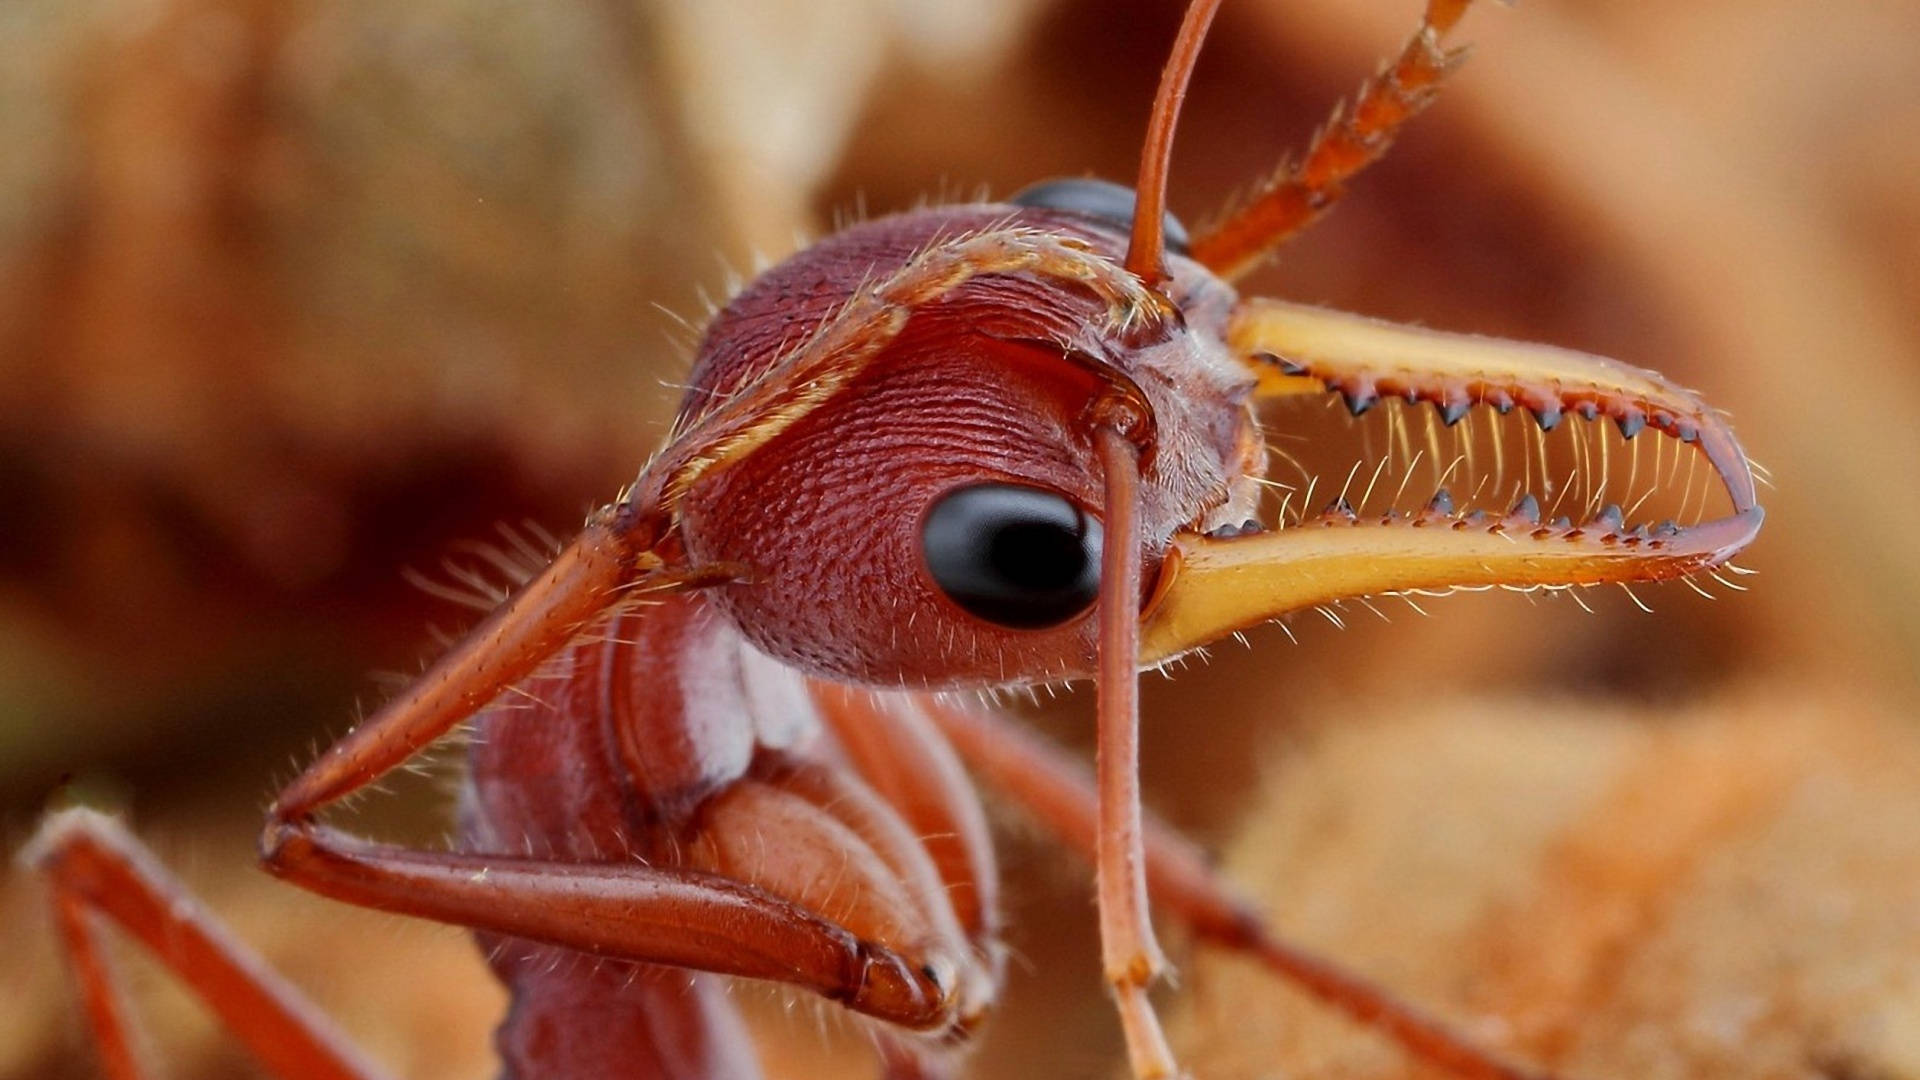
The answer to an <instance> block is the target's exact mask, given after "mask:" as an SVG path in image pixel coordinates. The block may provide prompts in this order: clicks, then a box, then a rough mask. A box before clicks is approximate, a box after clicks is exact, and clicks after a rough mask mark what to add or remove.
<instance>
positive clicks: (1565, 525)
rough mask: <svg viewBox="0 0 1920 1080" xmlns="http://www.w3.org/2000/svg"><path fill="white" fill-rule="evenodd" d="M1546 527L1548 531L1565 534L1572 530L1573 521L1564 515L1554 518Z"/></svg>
mask: <svg viewBox="0 0 1920 1080" xmlns="http://www.w3.org/2000/svg"><path fill="white" fill-rule="evenodd" d="M1547 527H1548V528H1550V529H1558V530H1560V531H1561V532H1566V531H1567V530H1568V529H1571V528H1573V519H1572V518H1570V517H1568V516H1567V515H1565V514H1561V515H1560V516H1559V517H1557V518H1554V519H1553V520H1552V521H1550V522H1548V523H1547Z"/></svg>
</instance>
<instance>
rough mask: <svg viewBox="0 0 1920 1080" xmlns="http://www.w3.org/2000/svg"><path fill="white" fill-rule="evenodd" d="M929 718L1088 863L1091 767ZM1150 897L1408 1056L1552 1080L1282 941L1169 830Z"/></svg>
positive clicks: (934, 706) (1485, 1074)
mask: <svg viewBox="0 0 1920 1080" xmlns="http://www.w3.org/2000/svg"><path fill="white" fill-rule="evenodd" d="M922 701H923V702H924V705H925V708H926V712H927V715H928V716H930V717H931V718H932V719H933V721H934V723H935V724H937V725H938V726H939V728H940V730H941V731H942V732H943V733H945V735H946V736H947V738H948V739H949V740H950V741H951V742H952V744H953V747H954V749H955V750H956V751H958V752H959V754H960V756H961V757H962V758H964V759H965V760H966V761H967V762H968V764H970V765H971V766H972V767H973V768H974V770H975V771H976V772H978V773H979V774H980V775H981V776H982V777H983V778H984V779H985V780H986V781H987V782H988V783H989V784H991V785H993V786H994V787H996V788H998V789H1000V790H1001V791H1004V792H1005V793H1006V794H1007V795H1009V796H1011V797H1012V798H1013V799H1015V800H1016V801H1018V802H1019V803H1020V804H1021V805H1022V806H1023V807H1025V808H1026V810H1027V812H1028V813H1030V814H1032V815H1033V817H1034V818H1035V819H1037V820H1038V822H1039V823H1040V824H1041V825H1042V826H1043V827H1044V828H1046V829H1047V830H1048V831H1049V832H1051V833H1053V834H1054V835H1055V836H1058V837H1059V838H1060V839H1061V840H1062V841H1063V842H1064V843H1065V844H1066V845H1067V846H1068V847H1071V848H1073V849H1074V850H1076V851H1078V852H1080V853H1081V854H1082V855H1084V856H1087V857H1088V858H1091V857H1092V856H1093V852H1094V844H1095V837H1096V831H1097V829H1098V818H1097V815H1096V803H1095V797H1094V790H1093V784H1092V780H1091V778H1090V777H1089V776H1088V775H1087V771H1086V768H1085V767H1084V766H1083V765H1081V764H1080V763H1079V762H1078V761H1075V760H1074V759H1072V758H1071V757H1069V756H1068V755H1067V754H1066V753H1065V752H1063V751H1062V750H1061V749H1060V748H1058V747H1056V746H1054V745H1052V744H1050V743H1048V742H1047V741H1046V740H1044V739H1042V738H1040V737H1039V736H1038V735H1035V734H1034V733H1033V732H1031V731H1029V730H1028V729H1026V728H1025V727H1022V726H1021V725H1019V724H1015V723H1011V722H1008V721H1006V720H1005V719H1003V718H1001V717H999V716H997V715H994V714H991V713H986V712H982V711H978V710H967V709H961V708H956V707H954V706H951V705H948V704H945V703H943V702H941V701H939V700H938V699H935V698H932V697H926V698H923V699H922ZM1146 858H1147V866H1146V870H1147V889H1148V892H1149V894H1150V895H1151V896H1152V898H1153V900H1154V901H1155V902H1156V903H1158V904H1160V905H1161V906H1162V907H1164V908H1165V909H1166V910H1167V911H1168V912H1169V913H1171V914H1173V915H1174V916H1175V917H1177V918H1178V919H1179V920H1180V921H1181V922H1184V923H1186V924H1187V925H1188V926H1189V927H1190V928H1192V930H1193V932H1194V933H1195V934H1197V935H1198V936H1199V937H1200V938H1201V939H1203V940H1205V941H1208V942H1210V943H1212V944H1214V945H1217V946H1220V947H1222V948H1226V949H1231V950H1234V951H1236V952H1244V953H1247V954H1249V955H1250V956H1252V957H1254V958H1255V959H1256V960H1258V961H1259V962H1260V963H1261V964H1263V965H1265V966H1266V967H1267V968H1268V969H1269V970H1271V971H1273V972H1274V973H1275V974H1276V975H1279V976H1280V977H1281V978H1284V979H1286V980H1288V981H1289V982H1292V983H1293V984H1295V985H1296V986H1298V987H1300V988H1301V989H1302V990H1305V991H1306V992H1308V993H1310V994H1312V995H1313V996H1315V997H1317V998H1319V999H1320V1000H1321V1001H1323V1002H1325V1003H1327V1004H1328V1005H1330V1006H1332V1007H1333V1008H1335V1009H1338V1010H1340V1011H1341V1012H1344V1013H1346V1014H1347V1015H1348V1016H1350V1017H1352V1018H1353V1019H1354V1020H1356V1021H1358V1022H1360V1023H1362V1024H1364V1025H1366V1026H1368V1027H1371V1028H1373V1029H1375V1030H1377V1031H1380V1032H1381V1033H1383V1034H1385V1035H1387V1036H1389V1037H1390V1038H1392V1039H1393V1040H1394V1041H1396V1042H1398V1043H1399V1044H1400V1045H1401V1047H1402V1048H1404V1049H1405V1050H1406V1051H1407V1052H1408V1053H1409V1054H1411V1055H1413V1056H1414V1057H1416V1058H1418V1059H1420V1060H1422V1061H1425V1062H1428V1063H1429V1064H1432V1065H1435V1066H1438V1067H1440V1068H1443V1069H1445V1070H1447V1071H1448V1072H1450V1073H1452V1074H1453V1075H1455V1076H1458V1077H1463V1078H1467V1080H1551V1076H1550V1074H1547V1073H1543V1072H1540V1071H1539V1070H1536V1069H1531V1068H1528V1067H1525V1066H1520V1065H1514V1064H1511V1063H1509V1062H1505V1061H1502V1060H1500V1059H1499V1058H1498V1057H1496V1056H1494V1054H1493V1053H1492V1052H1491V1051H1488V1050H1486V1049H1483V1048H1481V1047H1479V1046H1476V1045H1475V1044H1474V1043H1473V1042H1471V1041H1470V1040H1468V1039H1467V1038H1466V1037H1465V1036H1462V1035H1460V1034H1458V1033H1457V1032H1454V1031H1452V1030H1450V1029H1449V1028H1448V1027H1447V1026H1446V1025H1445V1024H1444V1023H1443V1022H1441V1021H1440V1020H1439V1019H1437V1018H1435V1017H1433V1016H1430V1015H1428V1014H1426V1013H1424V1012H1422V1011H1421V1010H1420V1009H1418V1008H1416V1007H1415V1006H1413V1005H1411V1004H1408V1003H1406V1002H1404V1001H1401V1000H1400V999H1398V998H1396V997H1394V996H1393V995H1392V994H1391V993H1389V992H1388V991H1386V990H1385V989H1383V988H1381V987H1379V986H1376V985H1375V984H1373V983H1372V982H1370V981H1368V980H1367V979H1365V978H1363V977H1361V976H1359V975H1356V974H1354V973H1352V972H1350V971H1346V970H1344V969H1342V968H1340V967H1338V966H1336V965H1334V964H1332V963H1330V962H1328V961H1326V960H1324V959H1322V958H1320V957H1318V956H1314V955H1312V954H1310V953H1307V952H1304V951H1302V950H1301V949H1299V948H1297V947H1295V946H1293V945H1291V944H1289V943H1287V942H1285V941H1282V940H1280V939H1279V938H1276V937H1274V936H1273V935H1272V933H1271V932H1269V931H1268V929H1267V927H1266V925H1265V921H1264V920H1263V919H1262V918H1261V917H1260V914H1259V912H1258V910H1257V909H1256V908H1255V907H1254V906H1253V905H1252V904H1251V903H1249V902H1248V901H1247V900H1246V899H1244V898H1243V897H1241V896H1239V895H1237V894H1236V892H1235V890H1234V889H1233V887H1232V886H1231V885H1229V884H1228V883H1227V882H1226V881H1224V880H1223V879H1222V878H1221V877H1220V875H1219V874H1218V873H1217V872H1215V871H1214V870H1213V868H1212V867H1211V866H1210V865H1208V862H1207V858H1206V856H1205V855H1204V854H1203V853H1202V852H1201V851H1200V849H1199V848H1198V847H1197V846H1196V845H1195V844H1193V842H1192V841H1189V840H1187V839H1186V838H1185V837H1183V836H1181V835H1180V834H1179V833H1178V832H1176V831H1174V830H1173V829H1172V828H1170V827H1168V826H1167V825H1166V823H1164V822H1162V821H1159V820H1157V819H1155V818H1153V817H1151V816H1149V817H1148V818H1147V821H1146Z"/></svg>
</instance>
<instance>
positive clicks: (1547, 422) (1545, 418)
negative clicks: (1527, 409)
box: [1533, 405, 1564, 431]
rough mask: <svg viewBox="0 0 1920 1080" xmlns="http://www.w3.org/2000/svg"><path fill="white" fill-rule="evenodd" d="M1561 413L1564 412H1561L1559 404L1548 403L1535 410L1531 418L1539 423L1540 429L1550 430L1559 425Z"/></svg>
mask: <svg viewBox="0 0 1920 1080" xmlns="http://www.w3.org/2000/svg"><path fill="white" fill-rule="evenodd" d="M1562 415H1564V414H1562V413H1561V411H1560V406H1558V405H1548V406H1546V407H1544V408H1542V409H1539V410H1538V411H1536V412H1535V413H1534V414H1533V419H1534V421H1535V422H1536V423H1538V424H1539V425H1540V430H1541V431H1552V430H1553V429H1554V428H1557V427H1559V426H1560V418H1561V416H1562Z"/></svg>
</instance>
